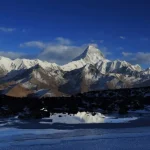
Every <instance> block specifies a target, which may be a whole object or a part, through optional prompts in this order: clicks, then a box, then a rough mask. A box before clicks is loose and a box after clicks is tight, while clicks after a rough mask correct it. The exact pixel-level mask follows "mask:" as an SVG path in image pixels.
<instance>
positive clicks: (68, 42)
mask: <svg viewBox="0 0 150 150" xmlns="http://www.w3.org/2000/svg"><path fill="white" fill-rule="evenodd" d="M56 41H58V42H59V43H60V44H64V45H70V44H72V41H71V40H69V39H66V38H63V37H57V38H56Z"/></svg>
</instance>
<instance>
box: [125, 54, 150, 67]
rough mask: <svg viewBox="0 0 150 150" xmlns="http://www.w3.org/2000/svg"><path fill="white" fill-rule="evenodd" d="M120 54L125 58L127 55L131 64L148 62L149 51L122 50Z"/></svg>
mask: <svg viewBox="0 0 150 150" xmlns="http://www.w3.org/2000/svg"><path fill="white" fill-rule="evenodd" d="M122 55H123V56H124V57H126V58H127V57H128V58H127V60H128V61H129V62H131V63H133V64H150V53H148V52H145V53H144V52H137V53H128V52H122Z"/></svg>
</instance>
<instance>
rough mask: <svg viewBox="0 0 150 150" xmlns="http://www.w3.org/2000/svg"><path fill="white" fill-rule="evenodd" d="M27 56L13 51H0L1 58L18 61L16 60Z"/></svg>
mask: <svg viewBox="0 0 150 150" xmlns="http://www.w3.org/2000/svg"><path fill="white" fill-rule="evenodd" d="M25 55H26V54H24V53H18V52H13V51H0V56H4V57H8V58H10V59H16V58H22V57H24V56H25Z"/></svg>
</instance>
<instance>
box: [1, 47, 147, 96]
mask: <svg viewBox="0 0 150 150" xmlns="http://www.w3.org/2000/svg"><path fill="white" fill-rule="evenodd" d="M146 86H150V68H148V69H145V70H143V69H142V68H141V67H140V66H139V65H131V64H130V63H128V62H126V61H120V60H115V61H110V60H108V59H106V58H105V57H104V55H103V54H102V52H101V51H100V50H99V49H97V48H96V47H94V46H91V45H89V46H88V47H87V48H86V50H85V51H84V52H83V53H82V54H81V55H80V56H78V57H76V58H75V59H74V60H73V61H72V62H69V63H68V64H66V65H63V66H59V65H57V64H55V63H50V62H46V61H41V60H38V59H36V60H28V59H15V60H11V59H9V58H5V57H0V89H1V94H4V95H8V96H14V97H26V96H35V97H40V98H41V97H47V96H48V97H58V96H70V95H74V94H77V93H83V92H88V91H95V90H102V89H120V88H133V87H146Z"/></svg>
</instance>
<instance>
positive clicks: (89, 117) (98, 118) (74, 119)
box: [40, 112, 138, 124]
mask: <svg viewBox="0 0 150 150" xmlns="http://www.w3.org/2000/svg"><path fill="white" fill-rule="evenodd" d="M44 119H46V120H51V121H50V122H47V121H46V122H45V121H41V122H40V123H41V124H53V123H65V124H86V123H126V122H129V121H132V120H136V119H138V118H137V117H128V118H115V117H106V116H104V115H103V114H101V113H96V114H92V113H87V112H78V113H77V114H70V115H69V114H62V113H57V114H53V115H51V116H50V118H44Z"/></svg>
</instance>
